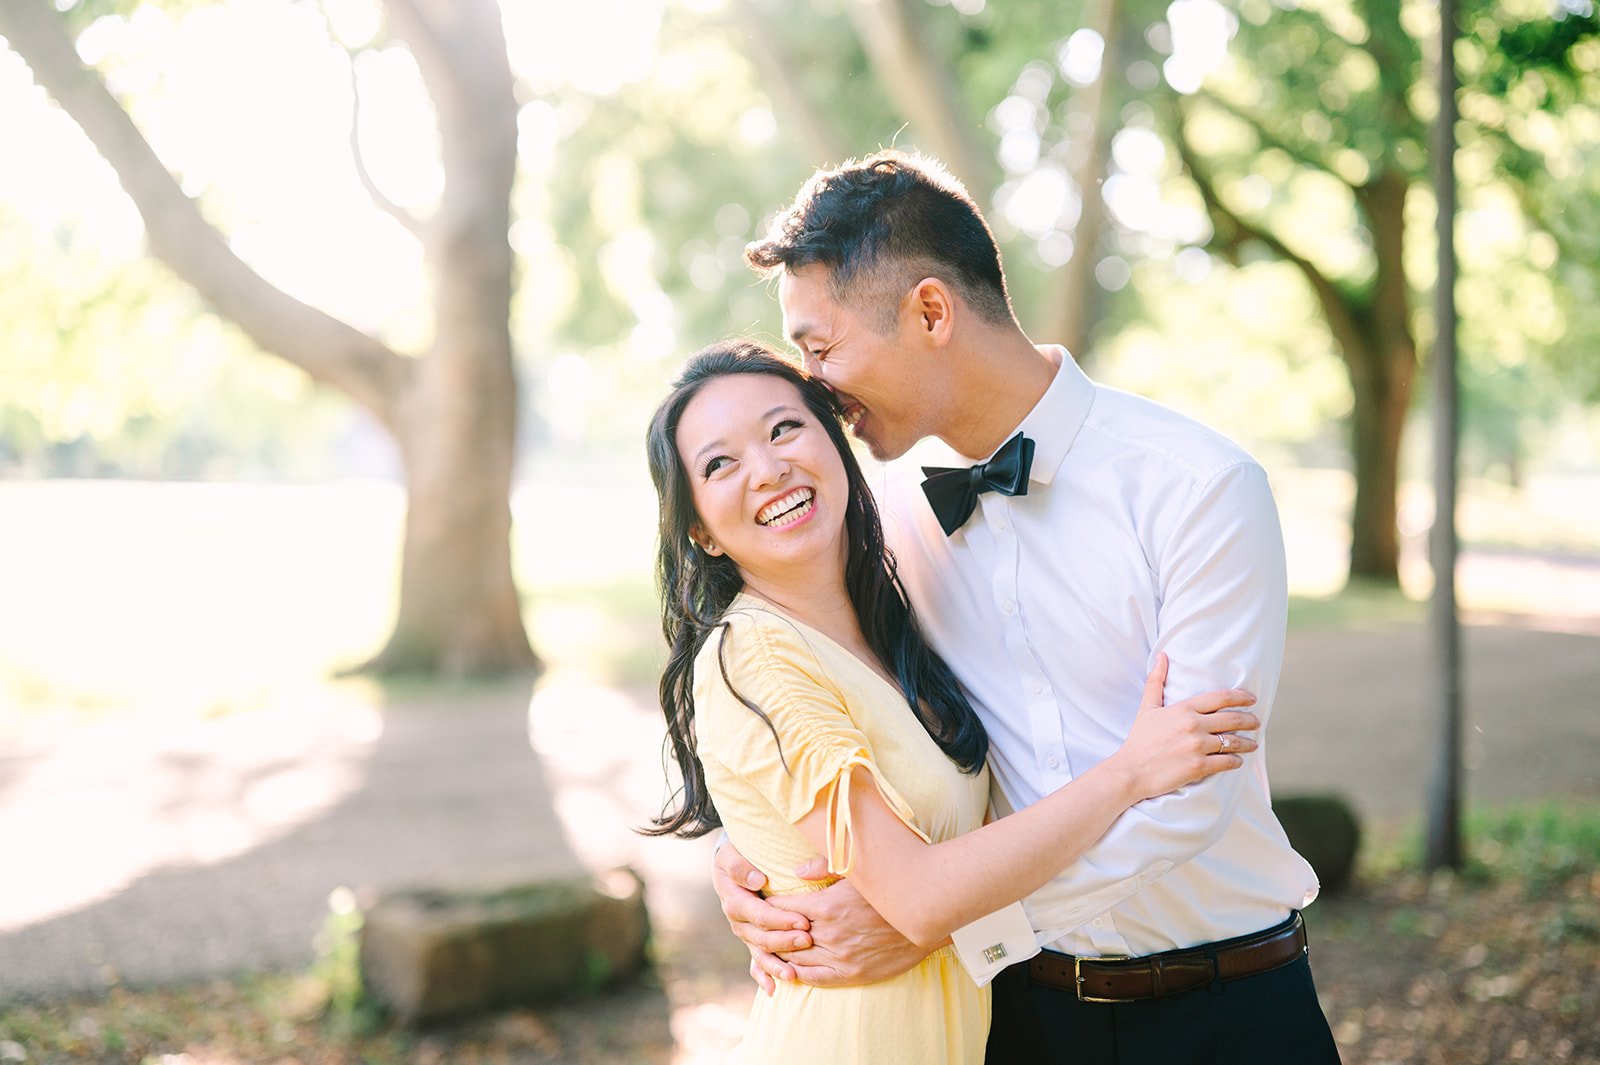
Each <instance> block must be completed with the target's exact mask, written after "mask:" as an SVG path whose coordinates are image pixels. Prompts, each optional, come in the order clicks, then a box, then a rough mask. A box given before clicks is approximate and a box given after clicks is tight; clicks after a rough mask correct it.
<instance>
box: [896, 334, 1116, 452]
mask: <svg viewBox="0 0 1600 1065" xmlns="http://www.w3.org/2000/svg"><path fill="white" fill-rule="evenodd" d="M1039 351H1040V352H1041V353H1042V354H1043V355H1044V356H1045V357H1046V358H1048V359H1049V360H1050V361H1051V362H1052V363H1053V364H1055V366H1056V374H1055V376H1054V377H1052V378H1051V379H1050V385H1049V387H1048V388H1046V389H1045V390H1044V395H1042V396H1040V397H1039V401H1038V402H1037V403H1035V404H1034V405H1033V409H1032V410H1030V411H1029V412H1028V414H1027V416H1026V417H1025V418H1023V419H1022V421H1021V422H1019V423H1018V424H1017V427H1016V428H1015V429H1013V430H1011V432H1009V433H1007V434H1006V436H1005V439H1006V440H1010V439H1011V438H1012V437H1013V436H1016V435H1017V434H1018V433H1026V434H1027V436H1028V439H1030V440H1032V441H1033V464H1032V465H1031V466H1030V467H1029V469H1028V480H1030V481H1037V482H1038V483H1040V484H1049V483H1050V482H1051V481H1053V480H1054V479H1055V476H1056V471H1057V470H1059V469H1060V468H1061V464H1062V463H1063V462H1065V461H1066V458H1067V452H1069V451H1071V450H1072V443H1073V441H1074V440H1076V439H1077V438H1078V430H1080V429H1082V428H1083V423H1084V421H1085V420H1086V419H1087V418H1088V417H1089V408H1090V407H1092V406H1094V382H1093V381H1091V380H1089V377H1088V375H1087V374H1085V373H1084V372H1083V370H1082V369H1081V368H1079V366H1078V364H1077V363H1076V362H1075V361H1073V358H1072V355H1071V354H1070V353H1069V352H1068V351H1067V349H1066V348H1064V347H1061V346H1060V345H1059V344H1040V345H1039ZM996 450H998V449H996ZM993 457H994V456H993V455H992V454H991V455H987V456H985V457H983V458H981V459H974V458H971V457H970V456H967V455H962V454H961V453H959V452H957V451H956V450H955V449H954V448H952V447H951V446H950V445H948V444H946V443H945V442H944V441H943V440H940V439H939V438H938V437H933V436H930V437H927V438H925V439H924V440H922V442H921V443H919V444H917V445H916V447H915V448H913V449H912V450H911V451H910V452H909V453H907V454H906V455H905V456H903V457H902V458H901V459H897V460H895V461H896V464H899V463H904V465H905V468H907V469H915V468H920V467H924V466H929V465H933V466H971V465H973V464H975V463H978V462H987V461H988V460H989V459H990V458H993Z"/></svg>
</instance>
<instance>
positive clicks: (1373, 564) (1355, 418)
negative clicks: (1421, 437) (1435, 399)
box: [1344, 169, 1417, 584]
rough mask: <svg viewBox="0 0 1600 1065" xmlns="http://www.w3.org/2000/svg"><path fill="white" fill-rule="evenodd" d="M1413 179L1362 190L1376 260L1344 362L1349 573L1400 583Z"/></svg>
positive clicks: (1410, 364)
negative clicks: (1350, 471) (1408, 218)
mask: <svg viewBox="0 0 1600 1065" xmlns="http://www.w3.org/2000/svg"><path fill="white" fill-rule="evenodd" d="M1410 188H1411V182H1410V180H1409V179H1408V178H1407V177H1406V176H1405V175H1404V174H1402V173H1400V172H1399V171H1397V170H1393V169H1387V170H1383V171H1380V172H1379V173H1378V174H1377V175H1375V176H1374V177H1373V178H1372V179H1371V180H1370V181H1369V182H1368V183H1367V184H1366V185H1363V186H1361V187H1360V188H1359V189H1357V190H1356V192H1357V200H1358V202H1359V203H1360V204H1361V207H1362V209H1363V211H1364V212H1365V214H1366V216H1367V225H1368V229H1369V231H1370V232H1371V234H1372V245H1373V256H1374V259H1375V261H1376V269H1375V270H1374V276H1373V282H1372V288H1371V290H1370V292H1371V297H1370V302H1369V304H1368V305H1367V307H1366V308H1365V309H1364V311H1363V312H1361V313H1358V314H1357V315H1355V318H1356V321H1357V322H1358V324H1359V326H1360V333H1361V341H1360V343H1359V345H1358V346H1357V347H1356V350H1347V351H1346V352H1345V353H1344V354H1345V365H1346V366H1347V367H1348V368H1349V371H1350V387H1351V389H1352V391H1353V393H1354V397H1355V407H1354V410H1353V411H1352V413H1351V419H1350V424H1351V441H1350V450H1351V455H1352V457H1353V458H1354V461H1355V477H1356V500H1355V510H1354V512H1353V514H1352V515H1351V520H1350V576H1351V577H1360V578H1363V579H1366V580H1372V581H1380V582H1382V583H1385V584H1399V583H1400V539H1399V532H1398V522H1397V515H1396V505H1397V503H1396V500H1397V497H1398V492H1399V488H1400V437H1401V434H1402V433H1403V432H1404V430H1405V420H1406V413H1407V411H1408V410H1410V407H1411V392H1412V386H1413V384H1414V383H1415V380H1416V375H1417V343H1416V340H1415V338H1414V337H1413V336H1412V334H1411V307H1410V297H1411V291H1410V287H1409V285H1408V283H1407V280H1406V273H1405V256H1404V250H1405V246H1404V242H1405V208H1406V195H1407V193H1408V192H1409V191H1410Z"/></svg>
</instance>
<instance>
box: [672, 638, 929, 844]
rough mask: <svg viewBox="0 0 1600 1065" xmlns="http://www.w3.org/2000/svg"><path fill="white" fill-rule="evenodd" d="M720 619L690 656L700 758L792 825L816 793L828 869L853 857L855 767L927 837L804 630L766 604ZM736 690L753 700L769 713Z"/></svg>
mask: <svg viewBox="0 0 1600 1065" xmlns="http://www.w3.org/2000/svg"><path fill="white" fill-rule="evenodd" d="M726 620H727V622H728V624H727V626H726V627H725V628H724V629H723V630H722V631H721V632H720V634H716V635H713V636H712V637H711V638H710V639H708V640H707V641H706V646H705V648H703V649H702V651H701V653H700V657H699V658H698V659H697V660H696V662H695V681H694V701H695V729H696V734H697V742H698V747H699V753H700V757H701V759H702V761H705V762H707V763H711V762H715V763H717V764H718V765H719V766H720V767H722V768H723V769H724V770H725V771H726V772H727V773H728V774H729V775H730V776H732V777H734V778H737V779H738V780H740V781H743V782H744V783H746V784H748V785H749V787H750V788H751V789H753V790H754V791H755V792H757V793H759V795H760V796H761V797H762V798H763V799H764V800H765V801H766V802H767V803H769V804H771V806H772V807H773V809H775V810H776V811H777V813H778V814H779V816H781V817H782V818H783V819H784V820H785V821H787V822H788V823H789V824H795V823H797V822H798V821H800V820H801V819H802V818H804V817H805V816H806V815H807V814H808V813H810V812H811V810H812V809H813V808H814V807H815V806H816V805H817V801H818V799H819V798H822V799H823V800H824V801H825V808H826V810H827V811H828V819H827V859H828V868H829V871H830V872H832V873H833V874H834V875H835V876H844V875H846V874H847V873H848V872H849V871H850V869H851V867H852V865H853V864H854V860H855V846H854V837H853V833H852V829H851V824H850V788H851V771H852V770H854V769H856V768H858V767H859V768H861V769H864V770H866V771H867V773H868V774H869V775H870V776H871V779H872V781H873V783H874V784H875V785H876V786H877V789H878V792H879V793H880V794H881V795H882V796H883V799H884V802H885V803H886V804H887V805H888V807H889V808H890V809H891V810H893V811H894V812H895V814H896V816H898V817H899V818H900V820H901V821H903V822H905V824H906V826H907V827H909V828H910V829H911V830H912V831H913V832H915V833H916V834H917V835H918V836H919V837H921V838H922V839H923V840H924V841H928V836H927V834H926V833H925V832H923V831H922V830H921V829H920V828H918V827H917V825H916V822H915V815H914V814H913V812H912V810H911V808H910V806H908V805H907V804H906V802H905V800H903V799H902V798H901V797H900V795H899V794H898V793H897V792H896V791H895V790H894V788H893V786H892V785H891V784H890V783H889V782H888V781H887V780H885V779H884V776H883V774H882V772H881V771H880V770H879V768H878V766H877V764H876V763H875V761H874V760H873V755H872V749H871V746H870V744H869V743H868V741H867V738H866V736H865V735H864V734H863V733H862V732H861V730H860V729H859V728H857V727H856V724H855V721H854V720H853V719H852V718H851V714H850V702H851V700H850V695H849V692H848V690H844V689H842V688H841V686H840V685H839V684H838V683H837V682H836V680H835V679H834V677H833V676H831V675H830V674H829V673H828V671H827V670H826V669H825V668H824V667H823V665H822V663H821V661H820V660H819V659H818V657H817V655H816V654H815V652H814V651H813V650H812V648H811V646H810V644H809V643H808V635H807V634H806V633H805V632H803V631H802V630H801V629H800V628H799V627H798V626H796V625H795V624H794V623H793V622H791V621H789V620H788V619H787V618H784V617H783V616H781V615H779V614H776V613H773V612H772V611H768V610H761V609H755V608H743V609H737V608H736V609H735V610H732V611H730V612H729V614H728V615H727V618H726ZM719 658H720V662H719ZM724 673H725V674H726V676H724ZM735 691H737V692H738V694H739V695H742V696H743V697H744V699H745V700H747V701H748V702H749V703H753V704H754V705H755V706H757V707H759V708H760V710H761V711H762V713H763V714H764V715H765V716H766V720H762V717H761V716H759V715H757V714H756V712H755V711H754V710H752V709H751V708H750V707H749V706H747V705H745V703H744V702H741V701H740V700H739V698H738V697H737V696H736V695H735V694H734V692H735ZM910 712H911V710H910V708H909V707H907V708H906V713H908V714H909V713H910ZM769 724H770V727H769ZM708 771H709V766H708Z"/></svg>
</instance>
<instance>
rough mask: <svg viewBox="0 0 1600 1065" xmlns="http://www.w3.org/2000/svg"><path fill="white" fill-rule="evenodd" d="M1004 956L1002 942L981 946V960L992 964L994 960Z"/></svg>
mask: <svg viewBox="0 0 1600 1065" xmlns="http://www.w3.org/2000/svg"><path fill="white" fill-rule="evenodd" d="M1005 956H1006V945H1005V944H1004V943H996V944H995V945H994V946H992V947H984V948H983V960H984V961H985V962H987V963H988V964H990V965H993V964H994V963H995V962H997V961H999V960H1000V959H1001V958H1003V957H1005Z"/></svg>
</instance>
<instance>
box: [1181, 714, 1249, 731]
mask: <svg viewBox="0 0 1600 1065" xmlns="http://www.w3.org/2000/svg"><path fill="white" fill-rule="evenodd" d="M1195 721H1196V723H1197V724H1198V725H1199V726H1200V727H1201V728H1202V729H1204V730H1205V731H1206V732H1211V733H1217V732H1254V731H1255V730H1256V729H1258V728H1260V727H1261V719H1260V718H1259V717H1257V716H1256V715H1254V714H1252V713H1251V712H1250V711H1248V710H1218V711H1217V712H1216V713H1213V714H1205V715H1204V716H1201V717H1197V718H1195Z"/></svg>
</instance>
